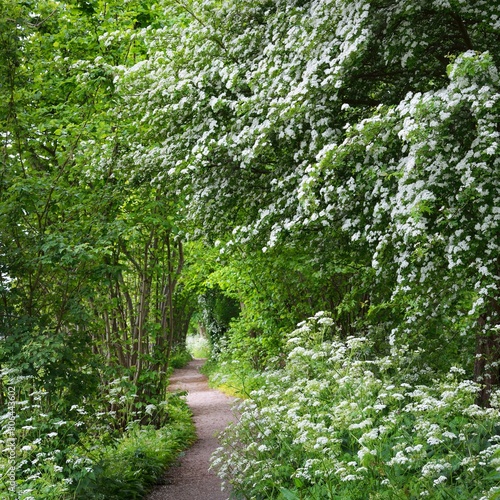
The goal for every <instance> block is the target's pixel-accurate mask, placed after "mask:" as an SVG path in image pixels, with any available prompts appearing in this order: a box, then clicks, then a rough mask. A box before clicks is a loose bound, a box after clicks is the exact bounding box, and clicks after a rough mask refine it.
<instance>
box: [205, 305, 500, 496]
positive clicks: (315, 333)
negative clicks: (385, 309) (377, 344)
mask: <svg viewBox="0 0 500 500" xmlns="http://www.w3.org/2000/svg"><path fill="white" fill-rule="evenodd" d="M331 324H332V320H331V319H330V318H329V317H328V315H327V314H324V313H318V314H317V315H316V316H315V317H313V318H310V319H309V321H307V322H304V323H302V324H300V325H299V328H298V329H297V330H296V331H294V332H293V334H292V335H290V336H289V337H288V342H287V346H288V352H287V359H286V365H285V366H284V368H283V369H279V370H275V371H269V372H267V373H266V374H265V377H264V382H263V385H262V387H261V388H260V389H258V390H255V391H253V392H252V393H251V395H250V398H249V399H247V400H245V401H243V402H242V403H241V405H240V407H239V411H240V413H241V419H240V420H239V422H237V423H235V424H233V425H232V426H230V427H229V428H228V429H227V430H226V431H225V432H224V433H223V434H222V447H221V448H219V449H218V450H217V451H216V453H215V454H214V456H213V459H212V467H214V468H215V469H217V471H218V473H219V475H220V477H221V478H222V479H223V480H224V481H227V482H230V483H231V484H232V485H233V487H234V489H235V490H236V492H237V495H239V498H248V499H268V498H284V499H288V500H291V499H302V498H304V499H306V498H307V499H318V500H320V499H321V500H322V499H327V498H330V499H334V498H342V499H359V500H361V499H363V500H364V499H367V498H370V499H400V498H420V497H426V496H428V497H429V498H434V499H441V498H442V499H445V498H453V499H455V500H459V499H463V500H471V499H493V498H499V495H500V488H499V487H498V484H499V483H498V480H499V478H500V467H499V465H500V435H499V432H498V431H499V430H500V427H499V425H498V422H499V421H500V418H499V417H500V411H499V408H500V393H496V394H495V396H494V397H493V398H492V407H491V408H480V407H478V406H477V405H475V404H474V401H475V398H476V395H477V392H478V390H479V389H480V387H479V386H478V385H477V384H475V383H474V382H472V381H470V380H467V379H466V378H465V377H464V374H465V372H464V370H462V369H461V368H460V367H452V369H451V370H450V371H449V372H448V373H445V374H440V375H439V376H435V377H434V380H433V381H432V382H431V383H429V382H428V381H429V373H428V371H427V370H425V369H423V370H421V369H419V366H424V363H423V362H422V360H423V359H425V355H426V354H425V352H423V351H418V352H412V351H411V350H410V349H409V348H408V346H400V347H398V348H396V347H393V348H392V349H391V350H390V352H388V353H387V355H385V356H380V355H379V356H375V355H374V354H373V346H372V343H371V341H370V339H368V338H355V337H349V338H347V339H346V340H333V341H324V340H323V338H325V337H326V336H328V335H330V332H329V329H330V326H331Z"/></svg>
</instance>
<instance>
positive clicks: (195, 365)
mask: <svg viewBox="0 0 500 500" xmlns="http://www.w3.org/2000/svg"><path fill="white" fill-rule="evenodd" d="M204 361H205V360H201V359H195V360H193V361H191V362H190V363H189V364H188V365H187V366H186V367H185V368H180V369H177V370H175V371H174V373H173V375H172V377H171V378H170V389H171V390H180V391H187V392H188V395H187V403H188V405H189V406H190V408H191V410H192V412H193V417H194V423H195V425H196V431H197V434H198V440H197V441H196V443H194V445H193V446H192V447H191V448H189V449H188V450H187V451H186V453H185V455H184V456H182V457H181V459H180V460H179V462H178V464H177V465H174V466H173V467H171V468H170V469H169V470H168V471H167V472H166V475H165V477H164V478H163V481H162V482H163V483H164V484H161V485H158V486H156V487H155V489H154V490H153V491H152V492H151V494H150V495H149V496H148V497H147V500H227V499H228V498H229V495H230V492H229V491H228V490H225V491H224V492H222V491H221V481H220V479H219V478H218V477H217V476H216V475H215V473H214V472H212V471H209V470H208V468H209V466H210V462H209V461H210V456H211V455H212V453H213V452H214V451H215V449H216V448H217V447H218V446H219V443H218V441H217V435H218V434H219V432H221V431H222V430H223V429H224V428H225V427H226V426H227V425H228V424H229V422H231V421H232V420H233V419H234V417H233V414H232V412H231V405H232V403H233V401H234V399H233V398H230V397H228V396H226V395H225V394H223V393H222V392H220V391H217V390H214V389H210V388H209V387H208V382H207V378H206V377H205V376H204V375H202V374H201V373H200V372H199V369H200V367H201V366H202V365H203V363H204Z"/></svg>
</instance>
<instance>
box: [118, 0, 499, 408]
mask: <svg viewBox="0 0 500 500" xmlns="http://www.w3.org/2000/svg"><path fill="white" fill-rule="evenodd" d="M166 8H167V9H168V11H169V13H170V14H169V15H170V16H171V17H172V19H173V18H175V19H177V20H178V22H177V23H176V24H175V25H174V26H168V27H165V28H162V29H159V30H149V32H148V33H146V38H147V39H148V40H149V41H148V42H147V44H148V48H149V58H148V60H147V61H144V62H142V63H140V64H138V65H137V66H135V67H133V68H131V69H130V70H124V71H123V72H122V76H121V78H119V79H118V87H119V89H120V91H121V92H122V93H123V95H126V96H127V99H128V103H129V109H130V112H132V113H134V114H136V115H137V116H142V117H143V119H142V123H143V125H144V127H145V128H146V130H145V133H144V134H143V136H142V137H141V138H139V140H137V138H135V141H134V144H133V145H132V146H131V149H130V153H129V155H128V157H127V159H126V162H127V168H129V169H131V170H132V172H134V173H135V175H137V176H144V175H147V176H148V177H149V178H152V179H153V182H179V186H180V188H179V189H182V190H183V192H184V193H185V194H186V198H187V200H188V206H187V212H188V213H189V216H190V217H191V218H193V219H194V220H195V221H196V223H197V230H196V231H195V232H196V233H198V234H200V233H203V234H208V235H209V236H210V238H212V241H213V240H215V239H216V238H219V239H220V240H221V241H223V242H224V245H223V250H224V251H226V252H228V251H230V250H231V248H233V247H234V246H236V245H239V246H241V245H243V246H244V247H245V248H246V249H247V250H252V249H253V250H258V251H260V250H262V251H266V250H267V249H268V248H270V247H273V246H275V245H277V244H281V245H288V244H290V242H297V241H307V243H306V244H305V245H304V252H305V253H306V254H309V255H311V254H312V253H313V252H314V253H315V254H316V255H315V256H314V258H315V259H317V260H318V261H320V262H322V266H323V268H324V267H325V265H326V264H327V263H328V262H331V261H332V258H333V259H334V260H335V261H336V264H337V265H336V267H335V269H336V271H335V272H336V273H340V274H341V275H344V276H348V275H349V276H350V277H349V279H354V282H355V283H356V287H358V289H359V290H362V291H363V297H364V299H363V304H364V306H365V307H367V308H368V311H369V312H370V313H371V314H372V316H373V317H375V318H376V319H377V320H380V315H377V314H376V312H377V311H379V310H380V308H383V307H389V308H390V314H389V315H386V318H385V319H387V317H389V319H390V316H391V315H394V317H395V318H396V319H397V321H394V322H393V323H394V324H393V331H392V336H391V337H390V338H389V340H391V341H392V340H394V339H404V338H406V339H407V340H412V341H425V342H431V341H432V339H434V341H436V340H438V342H439V343H440V344H443V339H448V340H449V339H450V338H455V336H456V335H459V334H460V335H462V336H463V337H461V339H462V340H460V341H459V342H458V343H459V344H460V342H461V343H463V345H470V339H471V338H472V339H473V338H475V339H476V340H477V347H476V365H475V371H476V378H477V380H478V381H482V382H484V383H485V391H484V393H483V394H482V396H481V401H482V403H483V404H486V403H487V399H488V390H489V386H490V385H491V384H495V383H497V382H498V368H497V361H498V358H499V348H498V321H499V310H498V309H499V306H498V275H499V262H498V249H499V247H498V245H499V241H498V234H499V233H500V232H499V217H500V216H499V212H498V210H499V195H500V193H499V181H498V175H497V173H498V149H497V148H498V133H499V131H498V124H497V122H498V109H499V107H498V106H499V103H498V97H499V94H498V90H499V81H498V72H497V66H498V63H499V55H500V51H499V48H500V47H499V40H498V36H497V31H498V28H499V22H500V21H499V18H498V8H499V4H498V2H497V1H493V2H474V3H472V4H471V3H470V2H464V1H461V0H454V1H453V0H449V1H442V0H426V1H423V2H422V1H418V2H416V1H412V0H399V1H396V2H392V1H391V2H386V1H368V0H357V1H348V0H331V1H306V2H304V1H291V0H288V1H285V0H283V1H279V0H277V1H274V2H271V1H263V0H262V1H259V2H254V1H251V2H250V1H248V2H247V1H243V2H232V1H225V2H211V1H191V2H187V1H186V2H182V1H181V0H179V1H174V2H171V3H169V4H168V5H167V6H166ZM167 179H168V180H167ZM222 214H224V215H223V217H222V216H221V215H222ZM228 229H229V230H230V231H229V232H228ZM332 247H334V248H335V251H332V250H331V248H332ZM332 254H333V255H334V256H333V257H332ZM311 258H312V255H311ZM353 266H355V267H357V269H358V271H357V272H354V273H353ZM348 268H349V273H350V274H349V273H348V272H347V269H348ZM360 269H362V270H363V271H362V272H361V271H360ZM367 270H368V272H367ZM370 270H371V271H370ZM353 276H354V277H353ZM331 278H332V271H329V272H326V271H324V272H322V273H321V272H320V273H318V279H320V280H329V279H331ZM367 292H369V293H368V295H367ZM358 295H360V294H358ZM350 297H352V294H351V295H350ZM356 301H357V302H358V307H357V316H358V317H359V315H360V314H361V313H362V311H361V308H360V307H359V302H360V298H359V296H358V297H357V298H356ZM341 304H342V301H340V302H337V307H341ZM384 304H385V306H384ZM365 310H366V309H365ZM396 313H397V314H396ZM433 332H434V333H433ZM419 339H420V340H419ZM445 343H446V342H445ZM436 345H437V344H436ZM455 345H457V343H456V342H455ZM470 354H472V352H471V353H470ZM470 358H472V356H471V355H470Z"/></svg>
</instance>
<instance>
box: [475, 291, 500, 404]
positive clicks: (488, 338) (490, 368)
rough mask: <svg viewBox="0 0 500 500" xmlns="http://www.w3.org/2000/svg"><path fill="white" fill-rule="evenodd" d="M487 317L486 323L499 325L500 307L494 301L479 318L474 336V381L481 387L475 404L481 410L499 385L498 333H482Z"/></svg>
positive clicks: (488, 402) (499, 351)
mask: <svg viewBox="0 0 500 500" xmlns="http://www.w3.org/2000/svg"><path fill="white" fill-rule="evenodd" d="M487 317H489V319H488V323H490V324H491V323H493V324H496V325H497V326H498V325H499V324H500V322H499V319H500V305H499V304H498V302H497V301H496V300H495V299H492V300H491V303H490V307H489V308H488V311H487V312H486V313H484V314H482V315H481V316H480V317H479V319H478V326H479V333H478V334H477V335H476V356H475V360H474V380H475V382H477V383H479V384H481V385H482V388H481V391H480V392H479V394H478V396H477V399H476V404H478V405H479V406H481V407H483V408H487V407H489V406H490V398H491V393H492V391H493V390H494V389H495V388H496V387H498V386H499V385H500V331H499V330H498V328H492V329H491V330H490V331H489V332H487V333H483V331H484V327H485V325H486V322H487V320H486V318H487ZM492 319H494V321H492Z"/></svg>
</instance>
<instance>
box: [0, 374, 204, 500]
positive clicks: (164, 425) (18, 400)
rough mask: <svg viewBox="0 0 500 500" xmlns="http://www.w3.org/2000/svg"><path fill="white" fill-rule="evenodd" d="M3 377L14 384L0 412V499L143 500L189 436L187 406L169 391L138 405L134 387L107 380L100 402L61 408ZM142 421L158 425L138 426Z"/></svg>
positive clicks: (25, 382) (25, 380)
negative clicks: (108, 386)
mask: <svg viewBox="0 0 500 500" xmlns="http://www.w3.org/2000/svg"><path fill="white" fill-rule="evenodd" d="M2 378H3V381H6V382H7V383H8V386H9V387H12V388H14V397H13V400H12V401H13V402H12V405H11V406H10V405H9V407H8V410H9V411H8V412H7V413H4V414H2V415H1V416H0V426H1V427H0V431H1V436H2V439H1V441H0V444H2V450H3V453H2V456H0V471H1V480H0V494H1V496H2V498H6V499H7V498H12V499H14V498H15V499H16V500H17V499H18V498H19V499H24V498H26V499H28V498H47V499H50V500H52V499H53V500H56V499H57V500H61V499H66V498H68V499H69V498H82V499H86V498H103V499H105V498H106V499H107V498H116V499H119V498H122V499H128V498H142V497H143V496H144V494H145V492H146V491H147V490H148V488H149V487H150V486H151V485H152V484H154V482H155V480H156V479H157V478H158V477H159V476H160V475H161V474H162V473H163V472H164V470H165V468H166V467H167V466H168V465H170V464H171V463H172V462H173V460H174V459H175V458H176V457H177V455H178V454H179V452H180V451H181V450H182V449H184V448H186V447H187V446H188V445H190V444H191V443H192V442H193V440H194V438H195V431H194V425H193V423H192V421H191V418H190V417H191V414H190V411H189V409H188V407H187V405H186V403H185V401H184V400H182V399H181V398H180V397H179V396H177V395H174V394H169V396H168V398H166V399H165V400H163V401H160V402H157V403H156V404H152V403H150V404H145V405H144V406H141V407H140V408H137V405H136V404H135V399H136V394H134V393H132V390H133V387H131V386H130V384H129V383H128V384H127V381H126V380H123V379H122V380H116V381H114V383H113V387H112V388H111V389H110V390H109V395H108V398H109V399H108V401H106V403H107V405H105V404H102V403H101V404H99V402H97V401H87V402H86V403H85V404H83V405H77V404H74V405H72V406H71V407H70V408H68V407H67V406H65V405H64V401H62V398H53V397H51V396H52V395H51V394H50V393H47V392H46V391H44V390H35V389H34V387H35V384H34V383H33V382H34V381H33V378H30V377H19V376H15V374H14V373H12V372H4V373H2ZM26 389H30V393H29V396H28V397H27V398H26V399H23V398H22V396H23V395H24V394H25V392H24V391H25V390H26ZM9 394H11V392H9ZM11 416H14V420H12V418H11ZM121 419H125V424H126V427H127V431H126V432H124V433H123V432H122V431H121V426H117V422H118V421H119V420H121ZM12 421H13V422H14V424H13V425H12V424H11V422H12ZM148 421H153V422H155V423H159V422H161V426H157V427H153V426H149V425H142V424H143V423H144V422H148ZM117 427H118V428H117ZM9 438H11V441H9V440H8V439H9ZM11 447H13V449H14V450H15V458H14V459H12V456H11V455H10V454H9V450H10V449H11ZM10 467H13V468H14V479H15V491H12V488H13V486H12V483H11V476H10V475H9V474H7V471H8V470H9V469H10ZM9 495H10V497H9Z"/></svg>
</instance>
